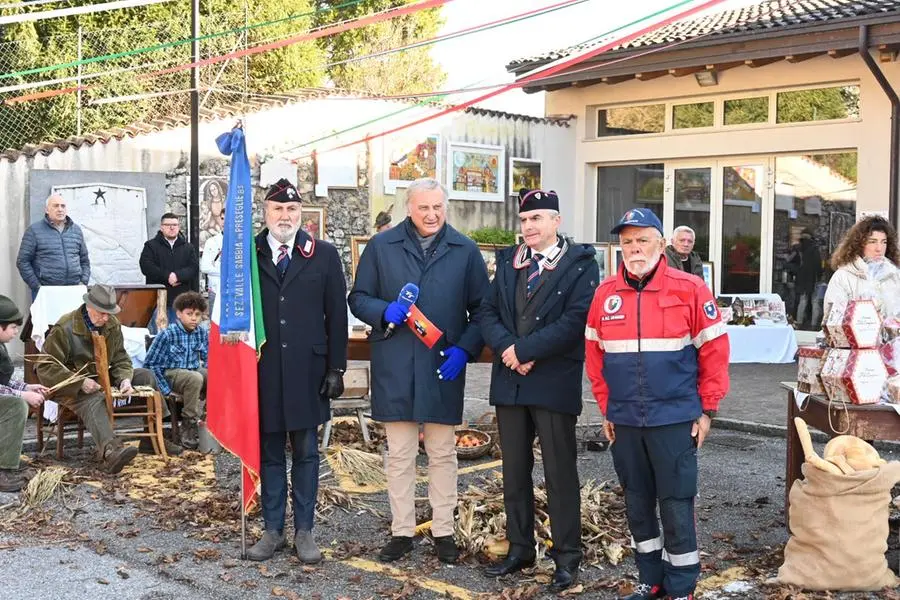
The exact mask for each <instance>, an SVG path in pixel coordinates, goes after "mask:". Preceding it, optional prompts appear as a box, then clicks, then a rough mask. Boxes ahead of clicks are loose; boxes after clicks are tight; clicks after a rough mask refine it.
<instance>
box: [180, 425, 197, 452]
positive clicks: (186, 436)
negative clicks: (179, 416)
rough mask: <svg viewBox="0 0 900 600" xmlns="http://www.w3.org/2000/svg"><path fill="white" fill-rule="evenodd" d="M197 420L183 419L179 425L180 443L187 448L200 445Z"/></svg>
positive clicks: (194, 447) (192, 448)
mask: <svg viewBox="0 0 900 600" xmlns="http://www.w3.org/2000/svg"><path fill="white" fill-rule="evenodd" d="M199 438H200V432H199V429H198V427H197V421H193V420H190V419H185V420H184V422H183V423H182V426H181V445H182V446H184V447H185V448H187V449H188V450H196V449H197V447H198V446H199V445H200V442H199Z"/></svg>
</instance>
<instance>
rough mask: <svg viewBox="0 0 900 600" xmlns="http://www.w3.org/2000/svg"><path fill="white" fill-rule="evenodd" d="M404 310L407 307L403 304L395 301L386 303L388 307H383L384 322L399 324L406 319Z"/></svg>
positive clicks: (405, 310)
mask: <svg viewBox="0 0 900 600" xmlns="http://www.w3.org/2000/svg"><path fill="white" fill-rule="evenodd" d="M406 312H407V308H406V307H405V306H403V305H402V304H400V303H399V302H396V301H394V302H391V303H390V304H388V307H387V308H386V309H384V322H385V323H393V324H394V325H400V324H401V323H403V322H404V321H406Z"/></svg>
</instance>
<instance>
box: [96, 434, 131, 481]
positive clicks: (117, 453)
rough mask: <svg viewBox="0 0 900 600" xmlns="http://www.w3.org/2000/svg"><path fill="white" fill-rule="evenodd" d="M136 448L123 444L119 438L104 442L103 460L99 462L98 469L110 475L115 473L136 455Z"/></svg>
mask: <svg viewBox="0 0 900 600" xmlns="http://www.w3.org/2000/svg"><path fill="white" fill-rule="evenodd" d="M137 453H138V449H137V448H135V447H134V446H125V445H123V444H122V442H121V441H119V440H114V441H111V442H109V443H108V444H106V448H104V450H103V460H102V461H101V463H100V470H101V471H105V472H107V473H109V474H111V475H115V474H117V473H118V472H119V471H121V470H122V469H123V468H124V467H125V465H127V464H128V463H130V462H131V461H132V460H134V457H135V456H137Z"/></svg>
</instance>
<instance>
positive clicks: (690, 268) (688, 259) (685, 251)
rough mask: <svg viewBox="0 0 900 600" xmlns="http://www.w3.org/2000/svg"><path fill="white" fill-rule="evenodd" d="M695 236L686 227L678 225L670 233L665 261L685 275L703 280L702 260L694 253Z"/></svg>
mask: <svg viewBox="0 0 900 600" xmlns="http://www.w3.org/2000/svg"><path fill="white" fill-rule="evenodd" d="M696 239H697V234H695V233H694V230H693V229H691V228H690V227H688V226H687V225H680V226H678V227H676V228H675V231H673V232H672V243H671V244H669V245H668V246H666V261H667V262H668V263H669V266H670V267H675V268H676V269H679V270H681V271H684V272H685V273H690V274H691V275H696V276H697V277H699V278H700V279H703V259H702V258H701V257H700V255H699V254H698V253H697V252H694V242H695V241H696Z"/></svg>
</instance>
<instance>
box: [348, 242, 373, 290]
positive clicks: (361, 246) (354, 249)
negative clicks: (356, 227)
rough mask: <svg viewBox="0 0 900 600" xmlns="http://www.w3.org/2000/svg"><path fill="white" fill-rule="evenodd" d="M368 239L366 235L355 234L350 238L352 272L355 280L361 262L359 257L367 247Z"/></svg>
mask: <svg viewBox="0 0 900 600" xmlns="http://www.w3.org/2000/svg"><path fill="white" fill-rule="evenodd" d="M368 241H369V237H368V236H365V235H354V236H353V237H351V238H350V274H351V275H352V276H353V279H354V280H355V279H356V265H358V264H359V257H360V256H362V253H363V250H365V249H366V242H368Z"/></svg>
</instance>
